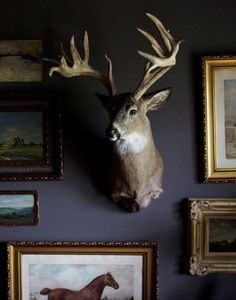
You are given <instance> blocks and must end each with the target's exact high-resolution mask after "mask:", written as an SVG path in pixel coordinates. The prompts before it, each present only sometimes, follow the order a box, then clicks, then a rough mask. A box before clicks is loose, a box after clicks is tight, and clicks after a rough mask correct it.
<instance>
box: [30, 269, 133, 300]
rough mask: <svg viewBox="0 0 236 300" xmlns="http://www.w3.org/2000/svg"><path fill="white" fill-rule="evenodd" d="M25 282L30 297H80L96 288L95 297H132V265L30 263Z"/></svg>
mask: <svg viewBox="0 0 236 300" xmlns="http://www.w3.org/2000/svg"><path fill="white" fill-rule="evenodd" d="M106 278H107V284H106V283H105V284H104V282H106ZM109 280H110V281H109ZM29 281H30V297H29V299H30V300H45V299H47V297H48V296H49V295H50V294H54V296H55V297H58V299H59V298H60V297H62V295H64V294H65V293H67V294H68V296H69V295H70V296H71V297H72V296H75V295H76V296H77V297H78V299H80V297H81V299H82V298H83V296H84V295H85V294H86V295H89V294H90V293H91V294H92V295H95V294H96V291H97V290H99V291H100V293H99V295H98V297H99V298H97V299H99V300H100V299H102V300H113V299H119V300H133V299H134V290H133V289H134V267H133V266H132V265H112V264H104V265H91V264H31V265H29ZM100 297H101V298H100ZM71 299H72V298H71ZM75 299H76V298H75Z"/></svg>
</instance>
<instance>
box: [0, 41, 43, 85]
mask: <svg viewBox="0 0 236 300" xmlns="http://www.w3.org/2000/svg"><path fill="white" fill-rule="evenodd" d="M1 81H4V82H13V81H15V82H17V81H18V82H30V81H42V41H41V40H9V41H0V82H1Z"/></svg>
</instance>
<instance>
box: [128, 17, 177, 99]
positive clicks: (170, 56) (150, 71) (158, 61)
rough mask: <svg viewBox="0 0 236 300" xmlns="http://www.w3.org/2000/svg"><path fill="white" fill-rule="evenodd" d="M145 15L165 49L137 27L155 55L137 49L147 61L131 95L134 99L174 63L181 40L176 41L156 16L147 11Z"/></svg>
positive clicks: (142, 93) (143, 92)
mask: <svg viewBox="0 0 236 300" xmlns="http://www.w3.org/2000/svg"><path fill="white" fill-rule="evenodd" d="M146 15H147V16H148V17H149V18H150V19H151V20H152V21H153V22H154V24H155V25H156V27H157V29H158V31H159V33H160V35H161V37H162V39H163V42H164V45H165V47H166V49H163V48H162V47H161V46H160V45H159V43H158V42H157V41H156V40H155V38H154V37H153V36H152V35H151V34H149V33H148V32H146V31H144V30H142V29H140V28H138V31H139V32H141V33H142V34H143V35H144V36H145V37H146V38H147V39H148V40H149V41H150V43H151V44H152V48H153V49H154V50H155V52H156V54H157V56H154V55H151V54H148V53H145V52H142V51H138V54H139V55H141V56H142V57H144V58H145V59H147V60H148V63H147V64H146V67H145V71H144V75H143V78H142V81H141V82H140V84H139V85H138V87H137V89H136V91H135V92H134V95H133V97H134V98H135V99H136V100H139V99H140V98H141V97H142V96H143V95H144V94H145V92H146V91H147V90H148V89H149V88H150V87H151V86H152V85H153V84H154V83H155V82H156V81H157V80H158V79H159V78H160V77H161V76H163V75H164V74H165V73H166V72H167V71H169V69H170V68H171V67H173V66H174V65H175V63H176V55H177V53H178V51H179V45H180V43H181V42H182V41H183V40H180V41H178V42H176V41H175V40H174V38H173V37H172V36H171V34H170V33H169V31H167V30H166V29H165V27H164V26H163V24H162V23H161V21H160V20H159V19H158V18H157V17H155V16H153V15H151V14H149V13H147V14H146Z"/></svg>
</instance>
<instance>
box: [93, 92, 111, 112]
mask: <svg viewBox="0 0 236 300" xmlns="http://www.w3.org/2000/svg"><path fill="white" fill-rule="evenodd" d="M96 96H97V97H98V99H99V100H100V102H101V103H102V105H103V107H104V108H105V109H106V110H109V107H110V105H111V98H110V97H109V96H105V95H102V94H99V93H96Z"/></svg>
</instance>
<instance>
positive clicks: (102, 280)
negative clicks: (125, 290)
mask: <svg viewBox="0 0 236 300" xmlns="http://www.w3.org/2000/svg"><path fill="white" fill-rule="evenodd" d="M106 286H110V287H112V288H113V289H118V288H119V284H118V283H117V282H116V281H115V279H114V278H113V276H112V275H111V273H109V272H108V273H106V274H103V275H100V276H98V277H96V278H94V279H93V280H92V281H91V282H90V283H89V284H88V285H86V286H85V287H84V288H82V289H81V290H79V291H76V290H70V289H64V288H56V289H49V288H44V289H42V290H41V292H40V294H41V295H47V296H48V300H100V299H101V297H102V293H103V290H104V288H105V287H106Z"/></svg>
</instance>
